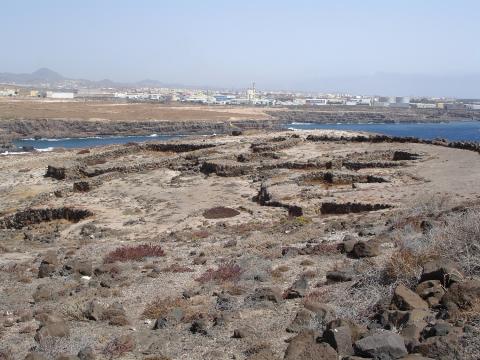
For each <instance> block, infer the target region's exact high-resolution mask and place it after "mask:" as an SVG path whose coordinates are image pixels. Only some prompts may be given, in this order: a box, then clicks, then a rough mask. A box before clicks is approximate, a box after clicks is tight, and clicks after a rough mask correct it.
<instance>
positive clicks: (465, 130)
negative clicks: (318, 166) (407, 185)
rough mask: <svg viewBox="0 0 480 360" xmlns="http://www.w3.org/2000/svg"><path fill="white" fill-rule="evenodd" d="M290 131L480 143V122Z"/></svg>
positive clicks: (330, 126)
mask: <svg viewBox="0 0 480 360" xmlns="http://www.w3.org/2000/svg"><path fill="white" fill-rule="evenodd" d="M288 128H290V129H297V130H314V129H333V130H353V131H369V132H374V133H379V134H385V135H391V136H413V137H418V138H420V139H426V140H433V139H437V138H442V139H447V140H449V141H476V142H480V121H452V122H449V123H423V124H421V123H415V124H407V123H397V124H314V123H297V122H295V123H292V124H289V125H288Z"/></svg>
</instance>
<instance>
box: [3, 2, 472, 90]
mask: <svg viewBox="0 0 480 360" xmlns="http://www.w3.org/2000/svg"><path fill="white" fill-rule="evenodd" d="M479 13H480V3H478V2H477V1H473V0H471V1H469V0H460V1H455V2H450V1H433V0H426V1H421V2H419V1H413V0H406V1H402V2H392V1H390V2H386V1H380V0H366V1H362V2H359V1H353V0H345V1H336V2H333V1H309V0H297V1H295V2H294V1H272V0H264V1H249V0H246V1H243V2H225V1H218V0H205V1H193V0H180V1H175V2H166V1H148V0H141V1H135V2H134V1H118V0H116V1H113V0H105V1H101V2H99V1H93V0H87V1H82V2H69V1H55V0H46V1H42V2H39V1H33V0H31V1H27V0H23V1H11V2H4V3H3V4H2V11H1V12H0V22H1V24H2V26H3V28H4V29H5V31H6V33H5V34H6V35H4V36H3V37H2V54H3V56H2V57H0V72H13V73H30V72H32V71H34V70H36V69H38V68H40V67H48V68H51V69H53V70H55V71H58V72H59V73H61V74H63V75H65V76H67V77H70V78H85V79H92V80H100V79H104V78H108V79H112V80H115V81H124V82H127V81H138V80H142V79H155V80H159V81H162V82H164V83H170V84H185V85H195V86H214V87H231V88H242V87H246V86H248V84H249V83H250V82H251V81H253V80H255V81H256V82H257V84H258V85H259V86H261V87H262V88H266V89H292V90H308V91H338V92H353V93H363V94H397V95H430V96H454V97H480V88H479V86H478V83H479V82H480V48H479V47H478V46H477V44H476V42H477V41H478V38H479V35H480V23H479V22H478V14H479Z"/></svg>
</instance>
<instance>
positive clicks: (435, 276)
mask: <svg viewBox="0 0 480 360" xmlns="http://www.w3.org/2000/svg"><path fill="white" fill-rule="evenodd" d="M463 279H464V275H463V273H462V272H461V271H460V270H459V269H458V268H457V266H456V265H455V263H454V262H452V261H449V260H434V261H429V262H427V263H426V264H425V265H424V266H423V272H422V276H421V277H420V282H423V281H427V280H438V281H440V282H441V283H442V284H443V286H446V287H449V286H450V285H451V284H453V283H455V282H460V281H462V280H463Z"/></svg>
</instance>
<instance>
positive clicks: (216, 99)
mask: <svg viewBox="0 0 480 360" xmlns="http://www.w3.org/2000/svg"><path fill="white" fill-rule="evenodd" d="M15 96H28V97H40V98H47V99H56V100H72V99H80V100H82V99H83V100H88V99H91V100H101V99H104V100H111V101H125V102H157V103H172V102H179V103H190V104H205V105H232V106H235V105H236V106H282V107H320V106H367V107H384V108H396V109H402V108H403V109H409V108H418V109H447V110H461V109H467V110H468V109H471V110H480V100H455V99H442V98H411V97H407V96H401V97H399V96H389V97H384V96H353V95H349V94H306V93H298V92H285V91H277V92H273V91H258V90H257V89H256V87H255V83H252V86H251V87H249V88H248V89H246V90H244V91H232V90H230V91H217V90H192V89H172V88H129V89H116V88H106V89H92V88H79V89H76V90H65V89H61V90H51V91H45V90H39V89H28V90H27V89H23V88H13V89H12V88H5V89H1V88H0V97H15Z"/></svg>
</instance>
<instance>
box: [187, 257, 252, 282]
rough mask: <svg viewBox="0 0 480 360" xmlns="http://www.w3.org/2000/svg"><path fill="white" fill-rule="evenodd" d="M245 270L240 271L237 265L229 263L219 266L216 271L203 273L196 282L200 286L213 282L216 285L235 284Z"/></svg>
mask: <svg viewBox="0 0 480 360" xmlns="http://www.w3.org/2000/svg"><path fill="white" fill-rule="evenodd" d="M244 271H245V270H244V269H242V268H241V267H240V266H239V265H237V264H235V263H233V262H229V263H225V264H222V265H220V266H219V267H218V268H217V269H216V270H214V269H208V270H207V271H205V272H204V273H203V274H202V275H201V276H200V277H198V278H197V279H195V280H197V281H198V282H199V283H201V284H205V283H207V282H211V281H215V282H218V283H224V282H229V281H230V282H236V281H238V280H240V276H241V275H242V274H243V272H244Z"/></svg>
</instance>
